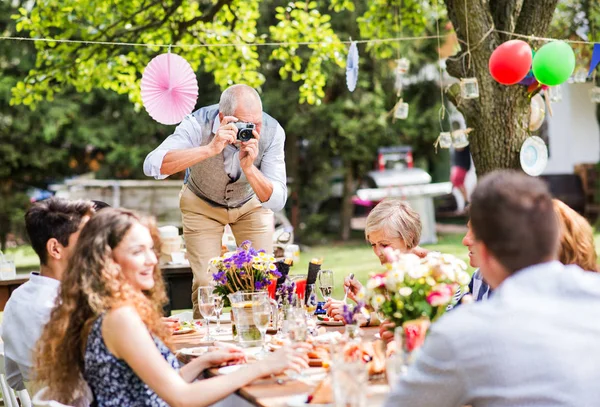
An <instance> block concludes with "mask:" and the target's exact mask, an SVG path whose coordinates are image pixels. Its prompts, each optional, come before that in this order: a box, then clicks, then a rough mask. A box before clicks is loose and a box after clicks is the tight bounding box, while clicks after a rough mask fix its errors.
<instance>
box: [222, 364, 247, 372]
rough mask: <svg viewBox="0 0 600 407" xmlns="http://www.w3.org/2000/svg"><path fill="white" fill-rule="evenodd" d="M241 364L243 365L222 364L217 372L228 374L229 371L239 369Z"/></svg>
mask: <svg viewBox="0 0 600 407" xmlns="http://www.w3.org/2000/svg"><path fill="white" fill-rule="evenodd" d="M242 366H243V365H231V366H224V367H222V368H220V369H219V370H217V371H218V372H219V374H229V373H233V372H237V371H238V370H240V369H241V368H242Z"/></svg>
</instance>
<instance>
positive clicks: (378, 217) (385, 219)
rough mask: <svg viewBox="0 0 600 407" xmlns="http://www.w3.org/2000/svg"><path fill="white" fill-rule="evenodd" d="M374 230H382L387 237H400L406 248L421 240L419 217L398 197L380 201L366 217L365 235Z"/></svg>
mask: <svg viewBox="0 0 600 407" xmlns="http://www.w3.org/2000/svg"><path fill="white" fill-rule="evenodd" d="M376 230H383V231H384V233H385V234H386V235H387V236H388V237H391V238H393V237H401V238H402V240H404V244H405V245H406V248H407V249H412V248H413V247H416V246H418V245H419V241H420V240H421V217H420V216H419V214H418V213H417V212H415V210H414V209H412V208H411V207H410V205H409V204H408V203H406V202H404V201H401V200H399V199H386V200H384V201H381V202H380V203H379V204H378V205H377V206H376V207H375V208H373V210H372V211H371V212H370V213H369V216H368V217H367V225H366V227H365V237H366V238H367V239H368V238H369V234H370V233H371V232H374V231H376Z"/></svg>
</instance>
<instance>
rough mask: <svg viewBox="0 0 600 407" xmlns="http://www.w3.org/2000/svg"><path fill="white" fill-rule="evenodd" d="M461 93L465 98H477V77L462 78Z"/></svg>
mask: <svg viewBox="0 0 600 407" xmlns="http://www.w3.org/2000/svg"><path fill="white" fill-rule="evenodd" d="M460 95H461V96H462V98H463V99H477V98H478V97H479V84H478V83H477V78H462V79H461V80H460Z"/></svg>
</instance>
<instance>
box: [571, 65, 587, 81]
mask: <svg viewBox="0 0 600 407" xmlns="http://www.w3.org/2000/svg"><path fill="white" fill-rule="evenodd" d="M587 76H588V72H587V70H586V69H585V68H577V70H575V73H574V74H573V81H574V82H575V83H585V82H586V81H587Z"/></svg>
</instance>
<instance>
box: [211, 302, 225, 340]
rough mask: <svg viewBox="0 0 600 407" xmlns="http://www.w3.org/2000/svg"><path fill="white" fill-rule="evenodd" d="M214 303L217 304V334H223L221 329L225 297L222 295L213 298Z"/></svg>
mask: <svg viewBox="0 0 600 407" xmlns="http://www.w3.org/2000/svg"><path fill="white" fill-rule="evenodd" d="M213 302H214V304H215V316H216V317H217V333H221V332H223V330H222V329H221V312H222V311H223V297H221V296H220V295H214V296H213Z"/></svg>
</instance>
